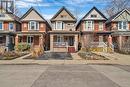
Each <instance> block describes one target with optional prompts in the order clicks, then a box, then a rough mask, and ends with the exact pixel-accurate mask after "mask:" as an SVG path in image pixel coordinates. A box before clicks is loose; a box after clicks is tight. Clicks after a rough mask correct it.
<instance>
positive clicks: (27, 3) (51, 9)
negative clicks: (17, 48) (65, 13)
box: [16, 0, 109, 19]
mask: <svg viewBox="0 0 130 87" xmlns="http://www.w3.org/2000/svg"><path fill="white" fill-rule="evenodd" d="M108 3H109V0H16V6H17V8H18V9H19V12H20V14H21V15H23V14H24V13H25V12H26V11H27V10H28V9H29V8H30V7H34V8H35V9H36V10H37V11H38V12H39V13H40V14H41V15H43V17H44V18H45V19H50V18H51V17H52V16H53V15H55V13H56V12H57V11H58V10H59V9H60V8H61V7H62V6H65V7H66V8H67V9H68V10H69V11H71V13H72V14H74V15H75V16H76V17H78V18H82V17H83V16H84V15H85V14H86V13H87V12H88V11H89V10H90V9H91V8H92V7H93V6H95V7H97V8H98V9H99V10H100V11H101V12H103V13H105V10H104V9H105V8H106V6H107V4H108Z"/></svg>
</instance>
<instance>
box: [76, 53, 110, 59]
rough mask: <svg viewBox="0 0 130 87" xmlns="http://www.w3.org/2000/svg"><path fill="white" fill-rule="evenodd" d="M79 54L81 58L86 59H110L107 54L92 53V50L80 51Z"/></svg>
mask: <svg viewBox="0 0 130 87" xmlns="http://www.w3.org/2000/svg"><path fill="white" fill-rule="evenodd" d="M78 55H79V56H80V57H81V58H83V59H86V60H109V59H108V58H106V57H105V56H102V55H97V54H95V53H92V52H79V53H78Z"/></svg>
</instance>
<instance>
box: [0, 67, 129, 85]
mask: <svg viewBox="0 0 130 87" xmlns="http://www.w3.org/2000/svg"><path fill="white" fill-rule="evenodd" d="M129 86H130V66H124V65H0V87H129Z"/></svg>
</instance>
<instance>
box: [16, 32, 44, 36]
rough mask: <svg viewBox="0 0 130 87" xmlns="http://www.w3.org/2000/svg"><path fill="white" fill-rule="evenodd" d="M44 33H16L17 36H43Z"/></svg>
mask: <svg viewBox="0 0 130 87" xmlns="http://www.w3.org/2000/svg"><path fill="white" fill-rule="evenodd" d="M43 34H45V32H17V35H19V36H23V35H43Z"/></svg>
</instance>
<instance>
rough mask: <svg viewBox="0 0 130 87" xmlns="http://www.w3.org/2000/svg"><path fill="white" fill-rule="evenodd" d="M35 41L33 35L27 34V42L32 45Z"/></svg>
mask: <svg viewBox="0 0 130 87" xmlns="http://www.w3.org/2000/svg"><path fill="white" fill-rule="evenodd" d="M33 41H34V37H33V36H27V43H28V44H29V45H32V44H33Z"/></svg>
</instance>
